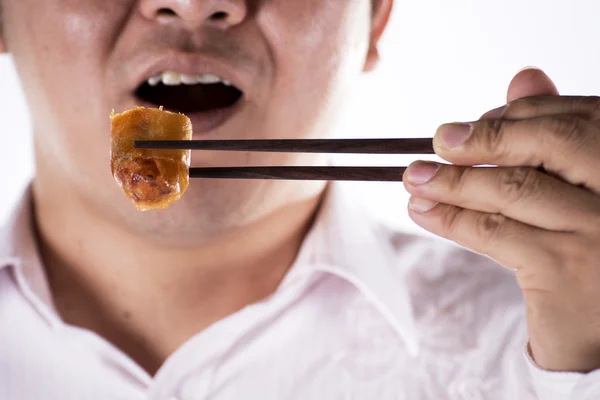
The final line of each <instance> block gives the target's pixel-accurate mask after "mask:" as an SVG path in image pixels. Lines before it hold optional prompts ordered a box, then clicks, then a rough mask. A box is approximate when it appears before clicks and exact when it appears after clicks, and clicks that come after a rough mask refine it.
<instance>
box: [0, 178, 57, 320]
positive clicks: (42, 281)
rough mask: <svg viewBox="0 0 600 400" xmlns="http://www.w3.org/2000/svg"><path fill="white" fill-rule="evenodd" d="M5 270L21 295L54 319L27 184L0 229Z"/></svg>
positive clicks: (0, 259) (0, 260) (0, 252)
mask: <svg viewBox="0 0 600 400" xmlns="http://www.w3.org/2000/svg"><path fill="white" fill-rule="evenodd" d="M3 269H8V270H9V272H11V270H12V273H13V277H14V279H15V281H16V283H17V284H18V286H19V288H20V290H21V291H22V292H23V294H24V295H25V296H26V297H27V298H28V299H29V300H30V301H31V302H32V303H33V305H34V307H35V308H36V310H37V311H38V312H39V313H40V314H42V316H43V317H44V318H46V319H47V320H48V321H49V322H51V323H54V322H56V320H57V318H56V316H55V315H56V313H55V310H54V302H53V300H52V295H51V292H50V287H49V285H48V279H47V277H46V273H45V271H44V269H43V268H42V263H41V257H40V254H39V249H38V245H37V240H36V236H35V230H34V228H33V201H32V193H31V185H28V186H27V188H26V189H25V191H24V193H23V194H22V195H21V198H20V199H19V201H18V202H17V205H16V207H15V209H14V210H13V212H12V214H11V216H10V217H9V219H8V221H7V223H6V225H5V226H4V227H3V228H2V229H1V230H0V272H1V271H2V270H3Z"/></svg>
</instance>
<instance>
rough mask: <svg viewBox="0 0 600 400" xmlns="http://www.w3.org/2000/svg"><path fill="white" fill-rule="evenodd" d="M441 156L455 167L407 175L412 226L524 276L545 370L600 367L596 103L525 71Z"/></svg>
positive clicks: (599, 117) (442, 143)
mask: <svg viewBox="0 0 600 400" xmlns="http://www.w3.org/2000/svg"><path fill="white" fill-rule="evenodd" d="M531 96H535V97H531ZM463 139H464V142H463V143H462V144H460V142H461V140H463ZM434 147H435V150H436V153H437V154H438V155H439V156H440V157H442V158H443V159H444V160H447V161H449V162H451V163H452V164H453V165H448V164H437V163H427V162H423V161H418V162H416V163H413V164H412V165H411V166H410V167H409V168H408V170H407V171H406V173H405V175H404V185H405V187H406V189H407V190H408V191H409V193H410V194H411V195H412V197H411V200H410V202H409V215H410V217H411V218H412V220H413V221H414V222H415V223H417V224H418V225H419V226H421V227H422V228H424V229H426V230H428V231H430V232H432V233H434V234H436V235H439V236H441V237H444V238H447V239H449V240H452V241H455V242H456V243H458V244H460V245H462V246H464V247H467V248H470V249H471V250H473V251H475V252H478V253H482V254H485V255H488V256H489V257H491V258H493V259H494V260H496V261H497V262H498V263H500V264H501V265H503V266H505V267H506V268H510V269H514V270H515V271H516V277H517V280H518V283H519V286H520V287H521V289H522V291H523V294H524V297H525V302H526V309H527V325H528V330H529V346H530V351H531V353H532V356H533V358H534V360H535V361H536V363H537V364H538V365H539V366H540V367H542V368H544V369H548V370H556V371H579V372H589V371H591V370H594V369H598V368H600V98H597V97H560V96H558V92H557V91H556V88H555V87H554V85H553V83H552V82H551V81H550V79H549V78H548V77H547V76H546V75H545V74H544V73H543V72H541V71H539V70H535V69H529V70H525V71H522V72H521V73H519V74H517V76H516V77H515V78H514V79H513V81H512V82H511V85H510V88H509V94H508V105H507V106H506V107H505V108H503V109H497V110H493V111H491V112H489V113H488V114H486V115H484V116H483V117H482V119H480V120H479V121H476V122H472V123H469V124H464V125H462V124H448V125H443V126H441V127H440V129H439V130H438V132H437V133H436V135H435V137H434ZM475 165H495V166H498V167H492V168H489V167H474V166H475Z"/></svg>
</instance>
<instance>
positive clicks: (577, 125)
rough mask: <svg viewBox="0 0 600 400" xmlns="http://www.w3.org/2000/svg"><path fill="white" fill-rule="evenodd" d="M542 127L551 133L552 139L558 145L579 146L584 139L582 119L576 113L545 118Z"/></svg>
mask: <svg viewBox="0 0 600 400" xmlns="http://www.w3.org/2000/svg"><path fill="white" fill-rule="evenodd" d="M543 129H544V131H546V132H548V133H549V134H550V135H551V139H552V140H553V141H555V142H558V144H560V145H569V146H575V147H579V146H581V145H582V144H583V142H584V141H585V136H584V129H585V127H584V120H583V119H582V118H581V117H579V116H576V115H559V116H555V117H552V118H545V119H544V123H543Z"/></svg>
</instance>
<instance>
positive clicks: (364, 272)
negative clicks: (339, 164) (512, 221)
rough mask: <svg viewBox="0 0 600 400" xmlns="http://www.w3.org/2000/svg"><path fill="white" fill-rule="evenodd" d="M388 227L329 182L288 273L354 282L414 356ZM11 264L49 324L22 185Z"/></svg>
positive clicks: (1, 264) (0, 234) (7, 252)
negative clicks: (326, 275)
mask: <svg viewBox="0 0 600 400" xmlns="http://www.w3.org/2000/svg"><path fill="white" fill-rule="evenodd" d="M391 238H392V235H391V234H390V232H389V231H388V229H387V228H385V227H383V226H381V225H378V224H377V223H375V222H374V219H372V218H369V216H368V212H367V211H366V210H365V209H364V204H362V203H361V202H360V201H357V200H355V199H353V196H351V195H350V194H348V193H345V190H344V188H343V185H339V184H332V185H331V186H330V187H329V189H328V192H327V194H326V196H325V199H324V201H323V204H322V207H321V209H320V211H319V213H318V215H317V218H316V220H315V223H314V226H313V227H312V229H311V231H310V232H309V234H308V236H307V238H306V240H305V241H304V244H303V246H302V249H301V251H300V254H299V256H298V259H297V261H296V263H295V266H294V267H293V271H292V272H293V274H297V273H310V272H314V271H321V272H326V273H330V274H333V275H336V276H338V277H340V278H342V279H345V280H346V281H348V282H350V283H351V284H353V285H354V286H355V287H356V288H357V289H359V290H360V291H361V292H363V294H364V295H365V296H367V297H368V298H369V300H370V301H371V302H372V303H373V304H374V305H375V306H376V307H377V309H378V311H379V312H380V313H381V314H382V316H384V317H385V318H386V319H387V320H388V321H389V322H390V324H391V325H392V326H393V327H394V329H395V330H396V331H397V333H398V334H399V335H400V337H401V338H402V339H403V340H404V342H405V343H406V346H407V349H408V351H409V352H410V353H412V354H413V355H416V354H417V352H418V341H417V335H416V328H415V323H414V318H413V313H412V304H411V299H410V296H409V290H408V287H407V284H406V279H404V278H405V277H404V275H403V274H404V273H405V269H403V268H402V265H399V261H398V260H399V257H398V250H396V249H395V248H394V246H393V245H392V240H391ZM8 267H12V268H13V271H14V276H15V279H16V281H17V283H18V285H19V286H20V289H21V290H22V291H23V292H24V294H25V295H26V296H27V297H28V298H29V299H30V300H31V301H32V303H34V305H35V306H36V308H37V309H38V311H39V312H40V313H41V314H43V316H44V317H46V319H49V321H50V322H56V320H57V317H56V315H55V313H54V312H53V309H54V305H53V301H52V296H51V292H50V289H49V286H48V281H47V279H46V275H45V272H44V269H43V268H42V263H41V257H40V255H39V252H38V246H37V242H36V238H35V232H34V229H33V210H32V194H31V187H30V186H29V187H27V189H26V191H25V193H24V194H23V195H22V197H21V199H20V201H19V202H18V205H17V207H16V209H15V210H14V212H13V214H12V216H11V217H10V218H9V220H8V223H7V225H6V226H5V227H4V228H3V229H2V230H0V271H1V270H2V269H4V268H8Z"/></svg>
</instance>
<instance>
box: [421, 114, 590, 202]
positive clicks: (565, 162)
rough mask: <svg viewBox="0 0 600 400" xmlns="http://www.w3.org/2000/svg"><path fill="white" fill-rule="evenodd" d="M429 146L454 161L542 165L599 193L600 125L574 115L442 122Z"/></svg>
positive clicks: (468, 163)
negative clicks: (460, 122) (599, 126)
mask: <svg viewBox="0 0 600 400" xmlns="http://www.w3.org/2000/svg"><path fill="white" fill-rule="evenodd" d="M461 140H464V141H463V142H462V143H461ZM433 146H434V149H435V152H436V153H437V154H438V155H439V156H440V157H441V158H443V159H445V160H447V161H450V162H451V163H453V164H457V165H464V166H471V165H498V166H504V167H516V166H528V167H535V168H538V167H543V168H544V170H546V171H548V172H551V173H554V174H555V175H557V176H559V177H561V178H562V179H564V180H565V181H567V182H569V183H571V184H573V185H576V186H579V185H582V186H585V187H588V188H590V189H592V190H594V191H596V192H598V193H600V174H599V173H598V171H597V169H598V154H599V153H600V128H598V127H597V126H596V125H595V124H593V123H591V122H590V121H587V120H585V119H582V118H579V117H576V116H573V115H562V114H561V115H556V116H546V117H537V118H531V119H524V120H520V121H513V120H482V121H476V122H472V123H469V124H446V125H442V126H441V127H440V128H439V129H438V132H437V133H436V135H435V137H434V139H433Z"/></svg>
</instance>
